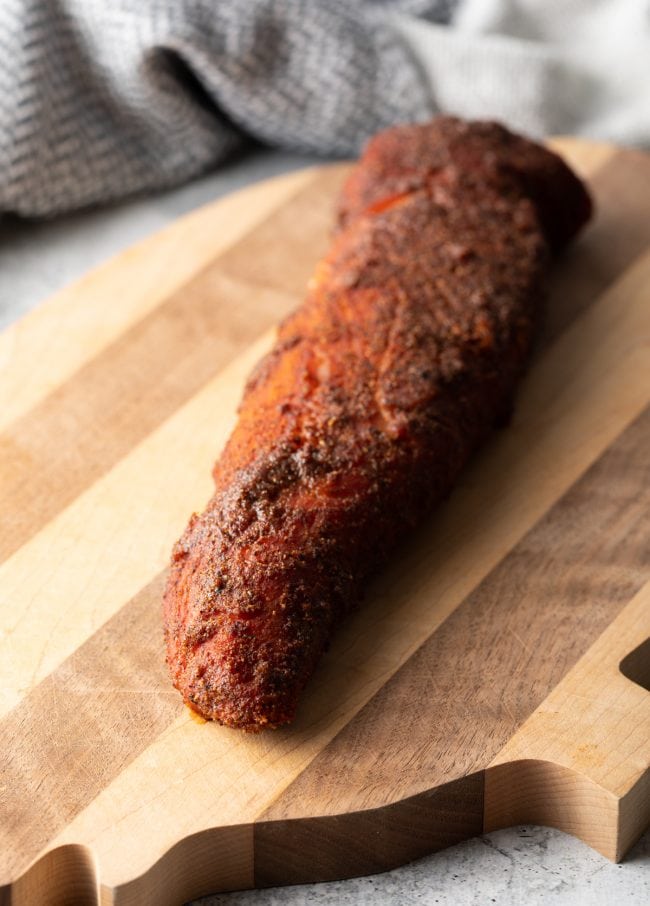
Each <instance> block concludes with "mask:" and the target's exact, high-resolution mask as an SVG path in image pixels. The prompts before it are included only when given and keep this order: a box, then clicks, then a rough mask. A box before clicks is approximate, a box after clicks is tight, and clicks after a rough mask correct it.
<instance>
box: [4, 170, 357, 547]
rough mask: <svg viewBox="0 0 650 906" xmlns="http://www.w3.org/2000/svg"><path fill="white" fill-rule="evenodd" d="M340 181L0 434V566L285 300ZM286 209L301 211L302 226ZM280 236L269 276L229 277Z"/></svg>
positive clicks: (231, 255) (206, 273) (300, 199)
mask: <svg viewBox="0 0 650 906" xmlns="http://www.w3.org/2000/svg"><path fill="white" fill-rule="evenodd" d="M340 178H341V177H340V174H339V173H338V171H332V173H331V174H328V175H326V176H324V177H321V179H320V180H319V182H318V184H309V185H307V186H306V187H305V188H303V189H301V190H300V191H299V192H298V193H297V194H296V195H295V196H294V197H293V198H292V200H291V202H289V205H290V208H291V210H293V211H294V217H293V219H291V218H288V217H287V213H286V211H285V209H284V208H281V209H279V210H278V211H277V212H274V213H273V214H272V215H270V217H269V218H268V219H267V220H266V221H265V222H264V223H262V224H261V225H260V226H258V227H257V228H255V229H254V230H252V231H251V232H250V233H249V234H248V235H247V236H246V237H245V238H244V239H242V240H241V241H240V242H239V243H237V244H236V245H235V246H233V247H232V248H231V249H228V250H227V251H226V252H224V253H223V254H222V255H220V256H219V257H218V258H216V259H215V260H214V261H213V262H212V263H211V264H210V265H209V266H208V267H206V268H205V270H203V271H202V272H201V273H199V274H198V275H197V276H196V277H195V278H193V279H192V280H191V281H190V282H188V283H187V284H186V285H185V286H183V287H182V288H181V289H179V290H178V291H177V292H175V293H174V294H173V295H172V296H170V297H169V298H168V299H166V300H165V301H164V302H163V303H161V304H160V305H159V306H158V307H157V308H156V309H155V310H154V311H152V312H151V313H150V314H148V315H147V316H145V317H144V318H142V319H141V320H140V321H139V322H138V323H137V324H135V325H133V327H131V328H130V329H129V330H128V331H126V332H125V333H124V334H123V335H121V336H120V337H119V338H118V339H117V340H116V341H115V342H113V343H111V344H110V345H109V346H108V347H107V348H106V349H104V350H103V351H102V352H101V353H99V354H98V355H97V356H96V357H95V358H94V359H92V360H91V361H90V362H88V363H87V364H86V365H84V366H83V367H82V368H80V369H79V370H78V371H77V372H76V373H75V374H74V375H73V376H72V377H71V378H70V379H69V380H68V381H66V382H65V383H64V384H63V385H62V386H61V387H59V388H57V389H56V390H54V391H53V392H52V393H51V394H50V395H49V396H47V397H46V398H45V399H44V400H42V402H40V403H39V404H38V405H36V406H35V407H34V408H33V409H32V410H31V411H29V412H28V413H26V414H25V415H24V416H23V417H21V418H20V419H18V420H17V421H16V422H14V423H13V424H12V425H11V426H10V427H9V428H8V429H7V430H6V431H5V432H3V433H0V462H2V470H1V472H0V499H1V500H2V502H3V508H4V512H5V513H7V512H8V513H11V518H10V519H5V520H3V522H2V523H0V561H2V560H3V559H6V558H7V557H9V556H10V555H11V554H12V553H13V552H14V551H16V550H17V549H18V548H19V547H20V546H21V545H22V544H24V543H25V542H26V541H27V540H28V539H29V538H30V537H31V536H32V535H33V534H35V533H36V532H37V531H38V530H39V529H40V528H41V527H42V526H43V525H44V524H45V523H46V522H48V521H49V520H50V519H52V518H53V517H54V516H56V515H57V513H59V512H60V511H61V510H62V509H64V508H65V507H66V506H67V505H68V504H69V503H71V502H72V501H73V500H74V499H75V498H76V497H77V496H78V495H79V494H81V493H82V492H83V491H84V490H85V489H86V488H87V487H89V486H90V485H91V484H93V482H95V481H96V480H97V479H98V478H99V477H100V476H101V475H103V474H104V473H105V472H107V471H108V470H109V469H110V468H111V467H112V466H113V465H114V464H115V463H116V462H118V460H119V459H121V458H122V457H123V456H125V455H126V454H127V453H128V452H129V451H130V450H131V449H132V448H133V447H134V446H135V445H136V444H137V443H138V442H139V441H141V440H142V439H143V438H144V437H146V436H147V434H149V433H150V432H151V431H153V430H154V429H155V428H157V427H158V426H159V425H160V424H161V423H162V422H163V421H164V420H165V419H166V418H168V417H169V416H170V415H171V414H172V413H174V412H175V411H176V410H177V409H178V408H179V407H180V406H182V405H183V404H184V403H185V402H187V400H189V399H190V398H191V397H192V396H193V395H194V394H195V393H197V392H198V391H199V390H200V389H201V388H202V387H203V386H205V384H206V383H207V382H208V381H209V380H211V379H212V378H213V377H214V376H215V375H217V374H218V373H219V371H221V370H222V369H223V368H224V366H225V365H226V364H227V363H228V362H229V361H230V360H231V359H232V358H234V356H235V355H236V354H237V353H238V352H241V351H242V350H243V349H245V348H246V347H247V346H248V345H249V344H250V343H251V342H252V341H253V340H255V339H256V338H257V337H258V336H260V335H261V334H262V333H263V332H264V331H265V330H267V329H268V328H270V327H271V326H272V325H273V324H274V323H276V321H278V319H280V318H282V317H283V316H284V315H286V314H287V312H288V311H289V310H290V309H291V308H292V307H293V306H294V305H295V303H296V301H297V300H298V299H300V296H301V295H302V292H303V290H304V286H305V283H306V281H307V279H308V278H309V275H310V273H311V271H312V269H313V266H314V263H315V260H316V259H315V255H316V254H317V253H318V249H317V248H315V247H314V246H315V245H316V246H317V245H318V241H317V242H316V243H315V242H314V237H315V236H316V237H317V238H318V237H319V236H320V237H322V244H323V245H324V244H325V241H326V234H327V230H328V228H329V222H330V220H331V210H330V211H328V207H329V208H331V202H330V204H329V205H328V206H327V205H325V204H324V202H323V193H324V192H326V191H327V187H328V186H329V191H330V195H333V194H335V185H331V183H332V182H333V183H334V184H336V182H337V180H340ZM296 210H297V211H310V212H311V220H310V222H309V228H310V231H309V232H308V233H305V231H304V226H305V225H304V224H303V223H301V222H300V218H299V217H298V218H297V217H296V216H295V211H296ZM319 218H320V223H318V220H319ZM272 236H275V243H276V246H274V245H273V243H272V242H271V239H270V237H272ZM278 236H280V237H281V238H282V242H283V243H285V244H287V245H288V246H289V247H291V248H292V249H293V250H294V252H295V254H292V255H291V256H288V258H287V265H286V267H284V268H283V269H282V271H281V275H280V276H281V279H280V280H278V279H277V278H276V279H275V280H274V281H272V282H271V279H270V273H269V283H267V284H266V285H265V286H263V287H259V288H258V289H257V290H256V289H255V287H251V285H250V283H249V282H244V281H240V280H238V279H236V278H235V277H233V276H228V275H229V273H230V272H231V271H237V268H238V267H239V266H240V264H241V262H242V261H244V260H249V261H250V262H256V266H257V267H258V268H259V267H261V266H262V265H263V263H264V262H265V261H269V260H270V259H272V258H273V257H274V256H275V257H276V258H277V250H276V249H277V241H278ZM179 254H182V249H180V250H179ZM231 259H232V262H234V263H233V264H232V265H231ZM267 270H268V269H267ZM276 270H277V262H276ZM119 301H120V300H119V299H117V300H116V302H115V304H119ZM88 304H89V305H92V304H93V303H92V299H89V300H88ZM99 316H100V313H98V317H99Z"/></svg>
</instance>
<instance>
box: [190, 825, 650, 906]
mask: <svg viewBox="0 0 650 906" xmlns="http://www.w3.org/2000/svg"><path fill="white" fill-rule="evenodd" d="M307 903H315V904H321V906H354V904H362V903H363V904H365V903H368V904H370V903H374V904H377V906H405V904H411V903H418V904H422V906H436V904H440V906H484V904H485V906H490V904H491V903H497V904H499V906H548V904H549V903H550V904H562V906H627V904H635V906H636V904H638V906H641V904H643V906H647V904H648V903H650V834H646V835H645V836H644V837H643V838H642V839H641V840H640V841H639V843H637V845H636V846H635V847H634V849H633V851H632V852H631V853H630V854H629V856H628V858H627V859H626V861H625V863H624V864H622V865H614V864H613V863H612V862H609V861H608V860H607V859H605V858H604V857H603V856H601V855H599V854H598V853H596V852H594V851H593V850H592V849H589V847H587V846H585V845H584V844H583V843H580V842H579V841H578V840H576V839H574V838H573V837H569V836H567V835H566V834H561V833H560V832H559V831H555V830H552V829H550V828H547V827H516V828H509V829H508V830H502V831H496V832H495V833H492V834H488V835H486V836H485V837H479V838H477V839H475V840H468V841H467V842H466V843H462V844H460V845H459V846H453V847H450V848H449V849H446V850H443V851H442V852H439V853H436V854H435V855H433V856H428V857H427V858H425V859H420V860H419V861H417V862H413V863H411V864H410V865H405V866H404V867H403V868H398V869H396V870H395V871H389V872H386V874H382V875H373V876H372V877H368V878H356V879H354V880H349V881H337V882H335V883H330V884H309V885H306V886H303V887H282V888H279V887H278V888H275V889H273V890H249V891H246V892H242V893H228V894H221V895H220V896H213V897H205V898H203V899H202V900H199V901H197V902H196V904H194V906H199V904H200V906H280V904H282V906H306V904H307Z"/></svg>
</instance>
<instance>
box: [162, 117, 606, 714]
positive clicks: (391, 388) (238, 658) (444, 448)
mask: <svg viewBox="0 0 650 906" xmlns="http://www.w3.org/2000/svg"><path fill="white" fill-rule="evenodd" d="M590 211H591V204H590V200H589V196H588V194H587V192H586V190H585V188H584V187H583V185H582V183H581V182H580V181H579V180H578V179H577V177H576V176H574V174H573V173H572V172H571V171H570V170H569V168H568V167H567V166H566V165H565V164H564V163H563V162H562V161H561V159H560V158H559V157H557V156H556V155H555V154H553V153H551V152H550V151H548V150H546V149H544V148H542V147H541V146H539V145H536V144H534V143H532V142H529V141H527V140H525V139H523V138H520V137H518V136H515V135H513V134H511V133H510V132H508V131H507V130H506V129H504V128H503V127H501V126H499V125H497V124H495V123H467V122H463V121H461V120H457V119H453V118H448V117H445V118H438V119H436V120H434V121H433V122H431V123H428V124H425V125H413V126H399V127H395V128H393V129H390V130H388V131H387V132H384V133H381V134H380V135H378V136H376V137H375V138H374V139H372V140H371V141H370V143H369V144H368V146H367V148H366V150H365V153H364V155H363V157H362V159H361V161H360V162H359V164H358V165H357V167H356V169H355V170H354V171H353V172H352V175H351V176H350V177H349V179H348V181H347V184H346V185H345V187H344V189H343V193H342V198H341V200H340V207H339V217H338V223H339V226H338V230H337V234H336V236H335V238H334V241H333V244H332V246H331V249H330V251H329V254H328V255H327V256H326V257H325V259H324V260H323V261H322V262H321V263H320V264H319V265H318V267H317V269H316V273H315V276H314V278H313V279H312V281H311V283H310V286H309V289H308V294H307V298H306V299H305V301H304V303H303V304H302V305H301V307H300V308H298V309H297V310H296V311H295V312H294V313H293V314H292V315H291V316H290V317H289V318H288V319H287V320H286V321H285V322H284V323H283V324H282V325H281V327H280V329H279V334H278V338H277V342H276V344H275V347H274V348H273V350H272V351H271V352H270V353H269V354H268V355H267V356H266V357H265V358H264V359H263V360H262V361H261V362H260V363H259V365H258V366H257V368H256V369H255V371H254V373H253V374H252V375H251V377H250V379H249V381H248V384H247V387H246V390H245V393H244V397H243V401H242V403H241V407H240V412H239V420H238V423H237V425H236V427H235V429H234V431H233V433H232V435H231V437H230V439H229V441H228V443H227V445H226V447H225V449H224V451H223V453H222V455H221V457H220V459H219V461H218V462H217V464H216V466H215V469H214V480H215V485H216V487H215V492H214V496H213V497H212V499H211V500H210V502H209V503H208V505H207V508H206V509H205V511H204V512H203V513H202V514H201V515H194V516H193V517H192V518H191V520H190V523H189V525H188V527H187V529H186V531H185V533H184V535H183V536H182V538H181V539H180V541H179V542H178V543H177V545H176V547H175V548H174V552H173V558H172V566H171V573H170V577H169V582H168V586H167V590H166V593H165V599H164V620H165V632H166V642H167V661H168V664H169V668H170V671H171V675H172V678H173V681H174V684H175V686H176V687H177V688H178V689H179V691H180V692H181V694H182V696H183V698H184V700H185V701H186V702H187V704H188V705H189V706H190V707H191V708H192V709H194V710H195V711H197V712H198V713H199V714H201V715H203V716H204V717H205V718H208V719H213V720H217V721H219V722H221V723H223V724H226V725H228V726H231V727H239V728H242V729H244V730H249V731H256V730H260V729H263V728H266V727H278V726H280V725H282V724H287V723H289V722H290V721H291V720H292V719H293V718H294V715H295V713H296V708H297V705H298V701H299V697H300V693H301V692H302V690H303V688H304V686H305V684H306V683H307V681H308V680H309V678H310V676H311V675H312V673H313V671H314V669H315V667H316V664H317V662H318V660H319V658H320V656H321V654H322V653H323V651H324V649H325V648H326V647H327V644H328V641H329V639H330V637H331V635H332V633H333V631H334V630H335V628H336V626H337V625H338V624H339V623H340V622H341V620H342V619H343V618H344V616H345V615H346V613H348V612H349V610H350V609H351V608H352V607H353V606H354V605H355V604H357V603H358V601H359V599H360V596H361V593H362V589H363V586H364V583H365V581H366V580H367V578H368V576H369V575H370V574H372V573H373V572H375V571H376V570H377V569H378V568H379V567H380V566H381V565H382V563H383V562H384V561H385V558H386V556H387V555H388V554H389V552H390V550H391V548H393V547H394V546H395V544H396V542H397V541H398V540H399V539H400V538H402V537H403V536H404V534H405V533H406V532H408V531H409V530H410V529H411V528H412V527H413V526H415V525H416V524H417V523H418V521H420V520H421V519H422V517H423V516H424V515H425V514H426V513H427V512H429V511H430V510H431V508H432V507H433V506H434V505H435V504H436V503H437V502H438V501H440V500H441V498H443V497H445V496H446V495H447V494H448V493H449V491H450V489H451V488H452V486H453V484H454V482H455V480H456V478H457V476H458V474H459V472H460V471H461V469H462V468H463V466H464V465H465V464H466V463H467V460H468V459H469V457H470V456H471V454H472V452H473V451H474V450H475V449H476V447H477V446H478V445H479V444H480V443H481V442H482V441H483V440H484V439H485V438H486V437H487V436H488V435H489V434H490V432H491V431H492V430H493V428H494V426H495V425H498V424H499V423H501V422H503V421H504V420H506V419H507V417H508V414H509V411H510V409H511V406H512V399H513V391H514V388H515V384H516V382H517V379H518V377H519V376H520V374H521V373H522V370H523V368H524V365H525V362H526V359H527V357H528V354H529V350H530V346H531V340H532V337H533V332H534V328H535V322H536V320H537V317H538V313H539V309H540V303H541V301H542V299H543V288H544V275H545V271H546V269H547V266H548V264H549V260H550V258H551V255H552V253H553V252H555V251H557V250H559V249H561V248H562V247H563V246H564V245H565V244H566V243H567V242H568V241H569V240H570V239H571V237H572V236H573V235H574V234H575V233H576V232H577V231H578V230H579V229H580V227H581V226H582V225H583V224H584V223H585V222H586V221H587V220H588V218H589V216H590Z"/></svg>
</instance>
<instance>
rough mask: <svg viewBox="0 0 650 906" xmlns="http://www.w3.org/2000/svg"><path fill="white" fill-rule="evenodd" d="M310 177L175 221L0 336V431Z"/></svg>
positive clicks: (310, 173)
mask: <svg viewBox="0 0 650 906" xmlns="http://www.w3.org/2000/svg"><path fill="white" fill-rule="evenodd" d="M316 177H317V171H315V170H313V169H309V170H302V171H300V172H297V173H289V174H287V175H286V176H279V177H277V178H276V179H272V180H269V181H268V182H266V183H265V184H264V188H263V191H260V188H259V186H250V187H249V188H246V189H243V190H242V191H241V192H237V193H236V194H235V195H232V196H230V197H227V198H223V199H221V200H220V201H219V202H217V203H215V204H211V205H208V206H206V207H204V208H200V209H199V210H198V211H194V212H193V213H191V214H189V215H187V216H186V217H183V218H181V219H180V220H178V221H176V222H175V223H173V224H171V225H170V226H168V227H166V228H165V229H163V230H161V231H159V232H157V233H156V234H155V235H154V236H152V237H150V238H147V239H145V240H144V241H142V242H140V243H138V244H137V245H135V246H133V247H132V248H129V249H127V250H126V251H125V252H123V253H122V254H121V255H119V256H118V257H117V258H114V259H112V260H111V261H109V262H108V263H107V264H104V265H101V266H100V267H98V268H96V269H95V270H93V271H92V272H91V273H89V274H88V275H87V276H86V277H84V278H83V279H82V280H80V281H78V282H77V283H75V284H74V285H72V286H70V287H67V288H66V289H64V290H62V291H61V292H59V293H57V295H56V296H53V297H52V298H51V299H48V300H47V301H46V302H44V303H43V304H41V305H39V307H38V308H37V309H36V310H34V311H32V312H30V313H29V314H28V315H26V316H25V317H24V318H22V319H21V320H20V321H18V322H17V323H16V324H12V325H11V326H10V327H9V328H8V329H7V330H5V331H3V332H2V333H0V430H2V429H4V428H6V426H7V425H9V424H10V423H11V422H12V421H14V420H15V419H17V418H20V417H21V416H23V415H24V414H25V413H26V412H27V411H28V410H29V409H32V408H34V407H35V406H37V405H38V404H39V403H40V402H41V401H42V400H43V399H44V398H45V397H46V396H47V395H48V394H50V393H52V392H54V391H55V390H56V389H57V388H58V387H60V386H61V385H62V384H63V383H65V382H66V381H67V380H69V379H70V378H72V376H73V375H74V374H75V372H77V371H78V370H79V369H81V368H82V367H83V366H84V365H85V364H87V363H88V362H89V361H91V360H92V359H94V358H95V357H96V356H97V355H99V354H101V353H102V351H103V350H105V349H106V348H107V347H108V346H110V345H111V343H114V342H115V341H116V340H117V339H118V337H119V336H120V335H121V334H123V333H124V332H125V331H127V330H128V329H129V328H130V327H132V326H133V325H134V324H135V323H137V322H138V321H139V320H141V319H142V318H144V317H146V316H148V315H150V314H151V312H152V311H153V310H154V309H156V308H157V307H158V306H159V305H160V304H161V303H162V302H164V300H165V299H167V298H169V296H171V295H173V294H174V293H175V292H177V291H179V290H180V289H181V288H182V287H183V286H184V285H185V284H186V283H187V282H188V281H191V280H194V279H196V276H197V273H198V272H200V271H202V270H203V269H204V268H206V267H207V268H209V267H210V266H211V265H212V263H213V261H214V259H215V258H216V257H218V256H220V255H221V254H223V253H224V252H225V251H226V250H227V249H228V248H229V247H231V246H232V245H234V244H235V243H237V242H239V241H240V240H241V239H243V238H244V237H246V235H247V234H248V233H250V231H252V230H254V229H255V228H256V227H257V226H258V225H259V224H260V223H261V222H262V221H264V220H265V219H266V218H267V217H268V216H270V215H271V214H272V213H273V211H275V210H276V208H278V207H279V206H282V205H284V204H286V203H287V202H289V200H290V199H291V198H292V196H294V195H295V194H296V193H298V192H300V190H302V189H303V188H306V187H307V186H308V185H309V183H310V182H313V180H314V179H315V178H316Z"/></svg>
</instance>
